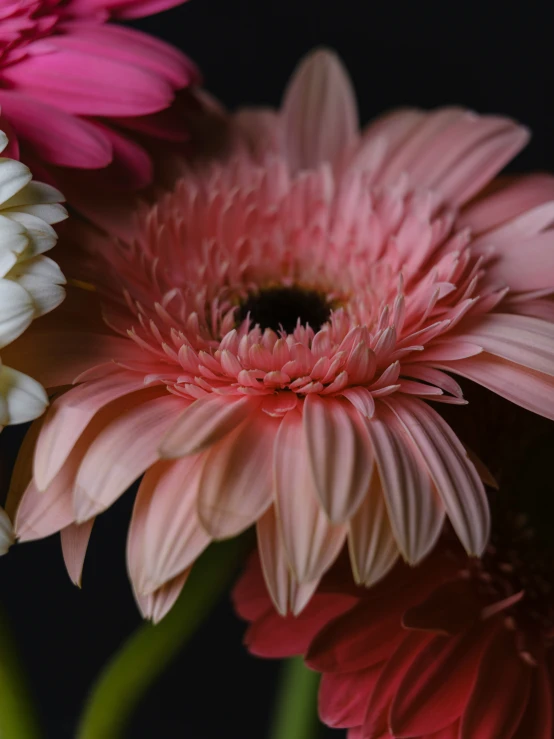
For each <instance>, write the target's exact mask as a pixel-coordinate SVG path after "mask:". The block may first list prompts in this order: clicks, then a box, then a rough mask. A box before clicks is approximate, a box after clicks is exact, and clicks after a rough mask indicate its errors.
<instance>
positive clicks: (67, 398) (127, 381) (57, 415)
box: [34, 367, 144, 490]
mask: <svg viewBox="0 0 554 739" xmlns="http://www.w3.org/2000/svg"><path fill="white" fill-rule="evenodd" d="M114 369H115V367H114ZM141 387H144V378H143V377H142V376H141V375H138V374H137V375H134V374H131V373H130V372H121V371H115V372H112V373H110V374H109V375H108V376H107V377H105V378H103V379H99V380H96V381H95V382H87V383H84V384H82V385H80V386H78V387H76V388H73V389H71V390H69V392H67V393H65V394H64V395H62V396H61V397H59V398H58V399H57V400H55V401H54V402H53V403H52V405H51V407H50V408H49V410H48V412H47V414H46V417H45V419H44V424H43V427H42V430H41V432H40V435H39V437H38V441H37V445H36V448H35V457H34V476H35V482H36V484H37V486H38V488H39V489H41V490H43V489H44V488H46V487H48V485H49V484H50V482H51V481H52V480H53V479H54V477H55V476H56V474H57V473H58V472H59V470H60V468H61V466H62V465H63V463H64V462H65V460H66V459H67V456H68V454H69V453H70V451H71V449H72V448H73V445H74V444H75V442H76V441H77V439H78V438H79V436H80V435H81V433H82V432H83V431H84V429H85V428H86V427H87V425H88V424H89V423H90V421H91V420H92V418H93V417H94V416H95V415H96V413H97V412H98V411H99V410H100V409H101V408H103V407H104V406H105V405H107V404H108V403H110V402H111V401H112V400H115V399H116V398H119V397H121V396H123V395H127V394H128V393H132V392H133V391H135V390H139V389H140V388H141Z"/></svg>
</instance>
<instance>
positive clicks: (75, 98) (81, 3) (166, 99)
mask: <svg viewBox="0 0 554 739" xmlns="http://www.w3.org/2000/svg"><path fill="white" fill-rule="evenodd" d="M178 4H180V0H157V1H156V0H67V1H66V0H14V1H13V2H12V1H10V2H4V3H3V4H2V8H0V107H1V109H2V117H3V122H7V124H9V125H10V126H11V133H12V136H11V138H12V141H11V145H12V152H13V153H14V155H15V154H16V153H17V152H18V150H19V148H20V150H21V156H22V158H23V159H24V161H27V162H31V161H32V162H33V164H34V165H35V164H36V167H39V166H40V167H43V168H44V171H45V172H49V175H50V176H51V177H52V176H55V175H54V173H53V172H52V167H70V168H77V169H87V170H88V169H91V170H96V169H102V168H105V167H107V166H108V165H110V164H113V166H112V167H110V170H109V175H110V176H109V179H110V181H111V180H113V179H114V178H116V179H117V178H118V179H122V178H124V182H125V183H126V184H127V185H129V184H131V183H132V184H133V185H135V186H137V187H141V186H143V185H145V184H147V183H148V181H149V180H150V177H151V162H150V158H149V155H148V153H147V151H146V150H145V149H144V148H142V147H141V146H140V145H139V144H138V143H137V142H136V141H134V140H133V136H131V135H130V134H131V132H133V131H136V132H141V133H145V134H147V135H148V136H154V137H156V138H162V139H170V140H171V139H172V140H175V138H177V140H179V139H180V138H181V137H182V136H183V135H184V132H178V131H177V125H176V123H175V120H173V119H172V118H171V114H169V113H167V112H166V113H164V112H163V111H165V110H166V108H168V107H169V106H170V104H171V103H172V101H173V99H174V97H175V92H176V91H177V90H181V89H183V88H185V87H187V86H188V85H189V84H191V83H193V82H194V81H197V80H198V74H197V72H196V70H195V68H194V66H193V65H192V63H191V62H190V61H189V60H188V59H187V58H186V57H185V56H184V55H183V54H181V53H180V52H179V51H177V50H176V49H173V48H171V47H170V46H168V45H167V44H165V43H163V42H162V41H159V40H157V39H155V38H152V37H150V36H148V35H146V34H143V33H141V32H139V31H136V30H134V29H130V28H123V27H121V26H116V25H108V24H107V21H109V20H111V19H114V20H119V19H127V18H137V17H140V16H144V15H148V14H149V13H155V12H158V11H160V10H164V9H166V8H170V7H173V6H175V5H178ZM18 144H19V146H18Z"/></svg>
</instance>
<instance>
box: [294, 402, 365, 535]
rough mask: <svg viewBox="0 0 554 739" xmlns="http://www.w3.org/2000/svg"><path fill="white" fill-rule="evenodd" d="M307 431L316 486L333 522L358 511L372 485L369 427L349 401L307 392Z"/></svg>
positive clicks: (304, 418)
mask: <svg viewBox="0 0 554 739" xmlns="http://www.w3.org/2000/svg"><path fill="white" fill-rule="evenodd" d="M303 420H304V432H305V435H306V442H307V446H308V450H309V461H310V464H311V469H312V474H313V480H314V482H315V489H316V492H317V495H318V497H319V500H320V502H321V505H322V506H323V509H324V511H325V512H326V513H327V515H328V516H329V518H330V520H331V521H332V522H333V523H343V522H344V521H348V519H349V518H350V517H351V516H352V515H353V514H354V513H355V511H356V510H357V508H358V507H359V505H360V503H361V502H362V500H363V498H364V496H365V495H366V493H367V489H368V487H369V481H370V479H371V470H372V467H373V453H372V449H371V443H370V440H369V434H368V432H367V426H366V424H365V422H364V421H363V420H362V418H361V417H360V414H359V413H358V411H357V410H356V409H354V408H352V406H351V405H350V404H349V403H346V402H345V401H341V400H338V399H335V398H321V397H319V396H318V395H316V394H315V393H314V394H312V395H308V396H307V397H306V400H305V401H304V410H303Z"/></svg>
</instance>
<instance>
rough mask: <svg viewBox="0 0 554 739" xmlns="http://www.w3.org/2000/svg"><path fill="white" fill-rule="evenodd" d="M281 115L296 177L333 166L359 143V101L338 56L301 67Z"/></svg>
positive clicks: (317, 57)
mask: <svg viewBox="0 0 554 739" xmlns="http://www.w3.org/2000/svg"><path fill="white" fill-rule="evenodd" d="M282 115H283V130H284V139H285V150H286V156H287V159H288V161H289V164H290V167H291V169H292V170H293V171H295V170H302V169H309V168H316V167H317V166H318V165H320V164H322V163H323V162H330V163H331V164H332V163H334V162H335V161H336V160H337V158H338V157H339V155H340V154H341V153H343V152H344V151H345V150H348V148H349V147H350V146H352V145H353V144H354V143H355V142H356V139H357V133H358V121H357V109H356V98H355V96H354V91H353V90H352V85H351V83H350V80H349V79H348V75H347V73H346V71H345V70H344V68H343V66H342V64H341V62H340V61H339V59H338V58H337V57H336V56H335V54H333V53H332V52H330V51H326V50H319V51H315V52H313V53H312V54H309V55H308V56H307V57H306V58H305V59H304V60H303V61H302V62H301V63H300V65H299V67H298V69H297V71H296V73H295V75H294V77H293V78H292V81H291V83H290V85H289V87H288V89H287V91H286V94H285V98H284V101H283V108H282ZM323 121H325V123H324V124H323Z"/></svg>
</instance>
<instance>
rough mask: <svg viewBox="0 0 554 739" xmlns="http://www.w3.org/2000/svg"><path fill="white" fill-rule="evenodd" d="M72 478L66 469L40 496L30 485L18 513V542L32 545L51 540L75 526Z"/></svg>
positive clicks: (32, 484)
mask: <svg viewBox="0 0 554 739" xmlns="http://www.w3.org/2000/svg"><path fill="white" fill-rule="evenodd" d="M72 471H73V474H70V471H69V470H68V471H67V473H66V474H64V469H62V470H61V472H60V473H59V474H58V476H57V477H56V479H55V480H54V481H53V482H52V484H51V485H50V486H49V488H48V490H46V491H44V492H40V491H39V490H38V489H37V487H36V486H35V484H34V483H33V482H30V483H29V485H28V487H27V489H26V491H25V493H24V494H23V497H22V499H21V503H20V505H19V508H18V510H17V514H16V519H15V532H16V536H17V538H18V539H19V541H33V540H34V539H42V538H44V537H45V536H50V534H54V533H56V532H57V531H61V529H64V528H65V527H66V526H69V525H70V524H71V523H73V521H74V519H75V517H74V514H73V506H72V498H71V483H72V482H73V479H74V470H72Z"/></svg>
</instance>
